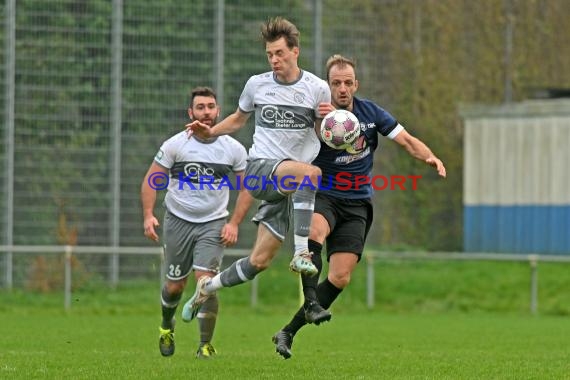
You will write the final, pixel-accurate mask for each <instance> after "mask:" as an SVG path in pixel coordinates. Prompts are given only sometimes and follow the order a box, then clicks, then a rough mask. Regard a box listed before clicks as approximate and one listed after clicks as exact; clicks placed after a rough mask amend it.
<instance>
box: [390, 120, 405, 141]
mask: <svg viewBox="0 0 570 380" xmlns="http://www.w3.org/2000/svg"><path fill="white" fill-rule="evenodd" d="M403 130H404V127H403V126H402V124H400V123H398V124H397V125H396V128H394V129H393V130H392V132H390V134H389V135H388V136H386V137H388V138H389V139H390V140H393V139H395V138H396V136H398V134H399V133H400V132H402V131H403Z"/></svg>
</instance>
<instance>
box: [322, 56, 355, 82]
mask: <svg viewBox="0 0 570 380" xmlns="http://www.w3.org/2000/svg"><path fill="white" fill-rule="evenodd" d="M333 66H338V67H339V68H340V69H342V68H345V67H346V66H351V67H352V69H353V70H354V75H355V76H356V62H355V61H354V60H352V59H350V58H346V57H344V56H342V55H340V54H334V55H332V56H331V57H330V58H329V59H327V64H326V65H325V68H326V70H327V82H328V80H329V74H330V71H331V68H332V67H333Z"/></svg>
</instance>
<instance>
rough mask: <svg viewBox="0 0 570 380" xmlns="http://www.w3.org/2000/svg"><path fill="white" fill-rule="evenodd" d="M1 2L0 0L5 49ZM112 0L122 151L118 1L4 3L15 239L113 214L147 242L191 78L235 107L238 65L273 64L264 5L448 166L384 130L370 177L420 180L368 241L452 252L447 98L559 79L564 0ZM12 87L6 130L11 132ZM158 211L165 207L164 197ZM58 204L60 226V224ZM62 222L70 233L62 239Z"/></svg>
mask: <svg viewBox="0 0 570 380" xmlns="http://www.w3.org/2000/svg"><path fill="white" fill-rule="evenodd" d="M9 3H10V1H5V2H3V3H2V4H0V20H1V21H0V22H2V25H1V27H0V36H1V40H2V41H4V44H5V46H8V45H7V41H8V39H7V37H8V33H7V30H8V27H9V15H10V13H9V12H8V9H9V7H8V6H7V4H9ZM117 3H119V2H117ZM122 4H123V7H122V24H121V26H122V35H121V36H120V42H121V46H122V49H121V50H120V51H119V53H120V54H119V57H120V62H121V63H120V68H121V80H120V86H119V88H120V98H119V99H120V103H119V107H118V109H119V111H120V126H121V131H120V132H121V133H120V144H119V146H120V152H114V151H113V149H114V146H115V145H114V144H113V138H114V137H113V136H114V135H113V131H112V123H111V119H112V117H113V111H112V109H113V95H112V93H113V86H114V85H115V84H117V83H116V82H115V81H114V79H113V78H114V77H113V76H112V70H113V67H116V66H113V57H115V58H116V55H115V56H114V55H113V49H116V47H113V44H112V42H113V33H112V31H113V17H114V16H113V15H115V17H116V16H117V14H116V13H113V12H114V10H113V9H114V8H113V2H110V1H103V0H91V1H81V0H53V1H49V2H45V1H40V0H20V1H17V2H15V36H16V38H15V49H14V52H15V55H14V56H12V57H10V54H11V53H10V49H8V48H7V47H6V48H5V49H2V51H1V52H0V57H1V60H0V64H1V68H2V71H3V72H4V73H7V72H8V70H7V67H8V65H7V62H9V61H10V60H9V58H13V59H14V61H15V75H14V81H15V93H14V94H10V92H9V91H8V90H6V89H7V88H9V87H7V85H8V81H9V78H8V75H3V76H2V78H1V79H0V83H1V86H2V88H3V89H4V90H5V91H2V92H1V94H0V97H1V101H2V103H3V105H4V107H2V109H1V111H0V112H1V116H2V120H3V123H2V130H1V131H0V136H1V138H2V144H1V150H0V160H2V162H3V163H4V164H5V165H3V167H4V168H6V163H8V162H9V161H8V157H7V146H8V144H13V148H14V167H13V170H14V173H15V177H14V188H13V193H12V194H13V204H14V215H13V216H14V218H13V221H14V223H13V226H12V227H10V226H8V224H7V219H5V218H3V219H2V221H1V223H2V224H1V225H0V227H1V230H2V231H3V232H6V231H7V229H8V228H11V229H12V231H13V243H14V244H64V243H67V242H68V241H69V240H70V239H72V238H73V239H75V242H76V243H77V244H82V245H109V244H111V242H112V238H111V236H112V235H113V233H115V232H114V231H113V229H114V228H115V227H116V226H114V225H113V223H112V220H113V215H115V214H114V213H116V212H118V213H119V221H120V223H119V225H120V231H119V243H120V245H127V246H128V245H149V244H150V243H149V242H148V241H146V240H145V238H144V236H143V234H142V215H141V211H140V202H139V189H140V183H141V181H142V178H143V176H144V174H145V172H146V170H147V168H148V166H149V165H150V163H151V161H152V158H153V157H154V154H155V152H156V151H157V149H158V148H159V146H160V145H161V143H162V141H164V140H165V139H166V138H167V137H169V136H170V135H172V134H174V133H175V132H177V131H180V130H181V129H182V128H183V127H184V125H185V124H186V122H187V114H186V108H187V105H188V93H189V91H190V89H191V88H192V87H194V86H197V85H209V86H212V87H214V88H216V89H218V91H219V92H220V94H219V95H220V102H221V103H222V104H223V106H224V108H223V115H224V116H225V115H227V114H229V113H231V112H233V111H234V110H235V108H236V107H237V100H238V98H239V95H240V92H241V90H242V88H243V85H244V84H245V82H246V80H247V79H248V78H249V76H250V75H252V74H255V73H260V72H265V71H268V70H269V66H268V64H267V61H266V58H265V54H264V48H263V45H262V43H261V42H260V40H259V25H260V24H261V22H263V21H264V20H266V19H267V18H268V17H272V16H277V15H282V16H284V17H286V18H288V19H290V20H291V21H293V22H294V23H295V24H296V25H297V26H298V27H299V29H300V30H301V66H302V68H304V69H307V70H309V71H312V72H315V73H317V74H321V75H322V74H323V72H324V62H325V61H326V59H327V58H328V57H329V56H330V55H332V54H335V53H340V54H343V55H346V56H349V57H352V58H354V59H356V61H357V65H358V67H357V76H358V79H359V80H360V90H359V93H358V95H360V96H361V97H365V98H369V99H372V100H374V101H376V102H377V103H378V104H380V105H382V106H383V107H384V108H385V109H387V110H388V111H390V112H391V113H392V114H393V115H395V116H396V118H397V119H398V120H399V121H400V122H401V123H402V124H403V125H404V126H406V127H407V129H408V130H409V131H410V132H411V133H412V134H413V135H415V136H417V137H418V138H420V139H422V140H423V141H425V142H426V143H427V144H428V146H430V147H431V148H432V150H433V151H434V152H435V153H436V154H437V155H438V156H439V157H440V158H441V159H442V160H443V161H444V163H445V165H446V166H447V172H448V178H447V179H446V180H440V179H439V178H437V176H436V173H435V172H434V171H433V170H432V169H431V168H430V167H427V166H426V165H424V164H422V163H421V162H418V161H415V160H413V159H411V158H410V157H409V156H408V155H407V154H406V153H405V152H404V151H403V150H401V149H400V148H399V147H398V146H397V145H396V144H392V143H390V142H389V141H388V140H386V139H384V140H382V142H381V148H380V149H379V151H378V152H377V153H376V156H375V161H376V162H375V169H374V174H382V175H386V176H389V175H392V174H398V175H421V176H422V179H421V180H420V181H419V183H418V189H417V191H410V190H409V189H408V190H406V191H402V190H395V191H381V192H377V193H376V195H375V198H374V203H375V207H376V212H375V224H374V226H373V229H372V231H371V234H370V236H369V239H368V243H369V246H370V247H377V248H381V249H421V250H449V251H456V250H461V249H462V236H463V234H462V220H463V219H462V182H463V179H462V166H463V152H462V146H463V141H462V138H463V129H462V121H461V119H460V117H459V114H458V105H459V104H460V103H486V104H500V103H503V102H511V101H519V100H523V99H527V98H530V97H534V96H536V94H537V93H538V90H540V89H545V88H569V87H570V71H569V70H568V67H570V45H569V44H568V43H567V42H566V39H567V36H568V35H570V25H569V23H568V22H567V18H568V15H569V14H570V2H568V1H566V0H551V1H546V0H542V1H539V0H481V1H470V0H425V1H420V0H374V1H372V0H357V1H353V2H346V1H340V0H323V1H317V0H314V1H300V0H298V1H284V2H280V3H279V4H277V3H275V2H273V1H238V0H227V1H218V2H215V1H214V2H212V1H192V2H180V1H175V0H162V1H160V2H157V1H151V0H139V1H136V2H131V1H125V2H122ZM220 4H223V8H219V6H220ZM220 9H221V12H219V10H220ZM285 9H288V11H284V10H285ZM219 20H222V24H220V23H219ZM219 33H222V35H221V36H222V38H221V41H223V45H222V46H223V50H221V49H220V45H218V44H217V41H220V39H217V36H218V35H219ZM116 53H117V51H116V50H115V54H116ZM219 62H222V65H223V66H222V67H219ZM217 73H221V76H220V75H219V74H217ZM115 94H116V93H115ZM10 96H13V100H14V105H15V106H14V136H13V139H12V138H11V137H10V136H9V135H8V133H6V132H7V127H6V126H7V117H8V114H9V113H8V107H7V106H6V105H7V104H9V103H8V98H9V97H10ZM115 101H116V100H115ZM116 105H117V103H115V106H116ZM252 128H253V127H252V125H251V122H250V125H249V126H248V127H246V128H244V129H242V130H241V131H240V132H239V133H238V134H237V135H236V136H235V137H236V138H238V140H240V141H241V142H242V143H243V144H244V145H246V147H249V145H250V144H251V135H252V132H253V130H252ZM114 153H118V154H119V155H120V157H119V158H120V202H119V203H118V204H119V208H118V210H117V208H116V205H117V203H116V202H114V201H113V196H114V195H113V192H112V186H111V184H110V178H111V177H112V174H113V171H114V168H113V166H112V162H113V160H112V158H111V157H112V156H113V154H114ZM6 173H7V169H6V170H3V171H2V172H1V173H0V176H1V177H0V178H1V183H2V194H3V202H2V205H1V208H0V211H2V214H3V215H4V214H5V211H6V205H7V203H6V202H7V201H6V199H7V195H8V194H9V193H10V192H11V190H10V189H9V188H8V187H7V186H8V184H7V182H6V178H8V177H7V174H6ZM157 215H160V216H162V210H161V207H160V204H157ZM62 216H63V217H64V218H63V220H64V221H65V223H66V224H68V225H66V226H63V227H62V226H61V223H62V222H61V221H62ZM64 227H65V228H66V229H67V230H69V231H74V235H73V236H68V237H66V236H61V234H59V233H58V231H61V229H62V228H64ZM6 236H7V233H2V239H3V240H0V243H4V242H5V241H6ZM254 236H255V229H254V226H253V224H251V223H245V224H244V226H243V228H242V232H241V237H242V238H241V240H240V242H239V246H240V247H244V248H249V247H251V245H252V241H253V238H254Z"/></svg>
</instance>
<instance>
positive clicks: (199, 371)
mask: <svg viewBox="0 0 570 380" xmlns="http://www.w3.org/2000/svg"><path fill="white" fill-rule="evenodd" d="M286 265H287V260H286V258H283V259H279V260H277V261H276V262H275V263H274V265H273V266H272V267H271V268H270V269H269V270H268V271H266V272H265V273H263V274H261V276H260V278H259V306H258V307H257V308H256V309H252V308H251V307H250V306H249V291H250V285H243V286H237V287H234V288H231V289H224V290H222V291H220V293H219V297H220V301H221V307H220V318H219V321H218V327H217V330H216V336H215V339H214V344H215V346H216V348H217V349H218V351H219V357H218V358H217V359H216V360H213V361H207V362H204V361H198V360H196V359H195V358H194V353H195V351H196V348H197V343H198V342H197V339H198V334H197V326H196V325H194V324H190V325H188V324H184V323H182V322H181V319H180V318H179V323H178V327H177V330H176V341H177V349H176V354H175V355H174V356H173V357H171V358H162V357H161V356H160V354H159V352H158V347H157V339H158V336H157V334H158V331H157V330H158V324H159V320H160V316H159V313H160V311H159V310H160V308H159V303H158V300H159V288H160V284H159V282H158V281H147V282H125V283H122V284H121V286H120V287H119V288H118V289H108V288H105V287H101V286H100V285H94V284H92V283H89V284H86V285H84V286H82V287H81V288H80V289H76V290H75V291H74V293H73V297H72V306H71V309H70V310H68V311H64V310H63V294H62V293H61V292H54V293H47V294H39V293H32V292H27V291H23V290H14V291H11V292H7V291H3V292H0V326H1V329H2V332H1V334H0V338H1V339H0V379H4V378H5V379H109V378H114V379H169V378H171V379H178V378H185V379H187V378H188V379H193V378H199V377H203V378H207V379H233V380H237V379H272V378H275V379H282V378H287V379H310V378H327V379H570V364H568V363H570V345H568V337H569V336H570V321H569V320H568V318H567V317H568V315H569V314H570V312H569V310H570V298H569V297H570V296H569V294H570V289H569V287H570V284H569V283H570V282H569V281H568V266H567V265H553V264H541V265H540V267H539V281H540V285H539V289H540V292H539V293H540V294H539V297H540V298H539V299H540V301H539V314H538V315H536V316H531V315H530V313H529V311H528V302H529V300H528V296H529V289H528V286H529V268H528V266H527V265H525V264H517V263H491V262H480V263H467V262H437V263H435V262H396V261H390V262H381V263H378V264H376V266H375V276H376V278H375V291H376V307H375V308H374V309H373V310H368V309H367V307H366V303H365V300H366V296H365V284H366V278H365V265H362V264H361V265H359V267H358V269H357V271H356V272H355V274H354V276H353V281H352V283H351V285H350V286H349V288H347V289H346V290H345V291H344V292H343V293H342V294H341V296H340V298H339V300H338V302H337V303H335V305H334V306H333V310H332V311H333V320H332V322H331V323H327V324H324V325H323V326H319V327H316V326H307V327H306V328H304V329H303V330H302V332H301V333H300V334H299V335H298V336H297V337H296V338H295V343H294V346H293V352H294V356H293V358H292V359H291V360H283V359H281V358H280V357H279V356H278V355H277V354H276V353H275V352H274V346H273V344H272V343H271V341H270V338H271V336H272V335H273V334H274V333H275V332H276V331H277V330H278V329H279V328H280V327H282V326H283V325H284V324H285V323H286V322H288V320H289V319H290V316H291V313H292V312H293V310H294V309H295V308H296V307H297V305H298V287H297V286H298V279H297V278H296V277H295V276H293V275H292V274H290V273H288V271H287V270H286V269H285V268H286ZM179 313H180V310H179V311H178V315H179Z"/></svg>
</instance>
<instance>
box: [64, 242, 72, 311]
mask: <svg viewBox="0 0 570 380" xmlns="http://www.w3.org/2000/svg"><path fill="white" fill-rule="evenodd" d="M72 254H73V247H72V246H71V245H66V246H65V255H64V260H63V262H64V268H65V279H64V283H63V293H64V301H63V302H64V304H63V306H64V308H65V310H69V308H70V307H71V281H72V280H71V255H72Z"/></svg>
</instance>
